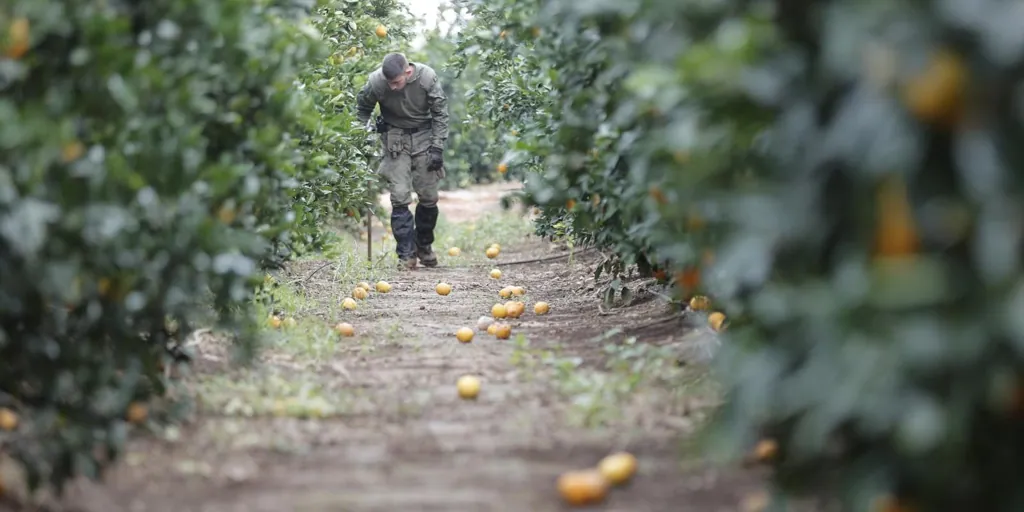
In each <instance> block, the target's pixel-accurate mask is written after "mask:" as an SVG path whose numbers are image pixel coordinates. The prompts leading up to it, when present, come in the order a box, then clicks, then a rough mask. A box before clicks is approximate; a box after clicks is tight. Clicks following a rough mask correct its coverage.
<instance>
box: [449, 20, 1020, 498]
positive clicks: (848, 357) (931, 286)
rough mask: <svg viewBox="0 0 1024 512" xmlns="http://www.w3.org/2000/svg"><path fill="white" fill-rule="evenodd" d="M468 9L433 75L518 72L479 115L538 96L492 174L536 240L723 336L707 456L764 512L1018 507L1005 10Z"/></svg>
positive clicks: (1011, 101) (1015, 275)
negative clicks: (697, 310) (507, 101)
mask: <svg viewBox="0 0 1024 512" xmlns="http://www.w3.org/2000/svg"><path fill="white" fill-rule="evenodd" d="M466 5H467V7H468V8H469V9H471V11H472V12H473V13H474V17H473V21H471V22H469V24H468V27H467V28H468V29H467V30H464V31H463V34H464V36H463V39H462V42H461V43H460V48H461V49H460V52H461V53H460V55H459V56H457V57H456V60H463V59H466V60H467V61H469V62H472V63H474V64H475V65H480V66H485V67H486V69H488V70H489V71H493V72H494V73H495V75H496V76H499V77H501V76H502V73H503V72H505V71H506V70H509V69H516V74H515V76H513V75H511V74H509V75H508V76H505V77H504V78H499V79H498V83H501V84H503V85H505V86H507V88H506V87H502V86H496V87H494V88H493V90H492V91H491V92H489V93H487V94H485V95H482V96H481V97H480V99H481V101H485V102H488V104H489V105H490V107H491V108H492V109H494V110H496V109H499V108H500V107H502V106H503V103H504V102H503V100H502V99H501V94H502V91H507V90H511V88H512V87H513V85H514V84H515V83H517V81H519V80H522V81H524V82H530V81H533V82H534V83H536V84H546V86H548V87H550V91H549V92H547V93H546V94H544V95H543V97H542V98H539V103H537V106H536V107H534V106H532V104H531V103H530V101H529V100H527V101H526V104H528V105H531V108H530V109H529V111H528V112H527V114H528V115H526V116H524V117H522V119H528V120H529V122H532V123H535V124H534V125H531V126H530V128H529V129H530V130H532V132H533V133H524V136H523V137H522V138H520V139H519V140H518V141H516V142H515V143H514V144H513V145H512V146H511V147H510V148H509V154H510V161H511V162H513V164H515V165H525V166H527V167H528V168H532V170H534V171H535V172H532V173H530V174H528V177H527V187H526V193H525V196H526V198H527V199H528V200H529V201H531V202H533V203H535V204H538V205H541V206H543V208H544V211H545V216H544V218H543V219H542V220H541V226H540V227H541V229H545V228H551V229H561V230H563V232H566V233H569V234H571V235H572V236H574V237H578V238H579V239H581V240H586V241H588V242H590V243H593V244H595V245H597V246H599V247H601V248H602V249H603V250H605V251H607V252H609V253H610V254H614V255H615V256H616V258H614V260H613V263H612V264H611V265H610V266H612V267H618V269H624V268H628V267H629V266H630V265H631V264H636V265H637V267H639V268H640V269H641V270H643V269H644V268H645V267H646V268H648V269H649V270H650V271H651V272H652V273H654V274H655V275H660V274H661V273H662V272H664V275H665V277H670V276H671V277H674V278H675V279H674V281H675V283H674V286H675V287H676V289H677V290H678V292H679V295H680V296H681V297H688V296H690V295H692V294H694V293H697V292H707V293H708V294H709V295H710V296H711V297H712V300H713V302H714V303H715V304H716V305H717V307H718V308H721V309H722V310H724V311H725V312H726V313H727V314H728V317H727V321H726V323H725V325H726V330H725V332H724V338H725V339H724V347H723V349H722V350H723V352H722V353H721V354H720V356H719V358H718V360H717V362H716V366H717V368H718V370H719V372H718V376H719V380H721V381H722V383H723V385H724V387H725V390H726V396H725V398H726V401H725V405H724V406H723V407H722V409H721V411H720V414H719V415H718V417H717V418H716V424H715V425H714V426H713V427H712V429H711V430H710V432H711V433H712V434H713V435H712V439H713V440H715V441H717V443H716V444H715V445H714V446H719V447H723V448H726V453H727V454H737V453H740V452H742V451H745V450H747V449H749V448H750V447H752V446H754V444H755V441H757V440H758V439H761V440H762V441H763V442H762V443H761V444H760V449H759V450H758V455H759V457H760V458H761V460H763V461H765V462H767V463H769V464H771V465H772V467H773V468H774V470H775V471H774V472H773V482H774V483H775V484H777V486H778V489H779V490H780V491H782V493H780V497H781V495H783V494H790V493H792V494H803V493H822V494H825V495H827V496H829V497H830V498H833V499H836V500H839V501H840V502H842V504H843V505H844V509H848V510H872V508H871V507H876V508H874V510H888V511H897V510H900V511H906V510H988V509H995V510H1007V511H1009V510H1017V509H1019V508H1020V507H1021V506H1024V503H1022V502H1024V496H1022V493H1021V491H1020V490H1019V486H1017V485H1016V483H1015V482H1014V478H1015V477H1013V476H1012V475H1014V474H1016V472H1017V470H1018V469H1019V467H1020V465H1021V463H1020V462H1019V461H1020V460H1022V459H1021V457H1020V453H1021V446H1022V441H1024V438H1022V435H1021V432H1024V431H1022V430H1021V428H1020V426H1021V423H1020V422H1021V420H1022V418H1024V413H1022V411H1024V408H1022V406H1021V404H1022V403H1024V399H1022V397H1024V392H1022V390H1024V387H1022V386H1021V382H1022V380H1021V375H1022V357H1021V348H1020V347H1021V345H1020V344H1019V343H1018V342H1017V340H1018V339H1020V338H1021V322H1020V321H1019V320H1017V318H1018V317H1017V315H1015V314H1014V312H1015V311H1016V308H1017V307H1018V302H1017V301H1018V299H1019V297H1021V296H1022V293H1021V291H1020V290H1021V289H1024V288H1022V286H1024V281H1022V275H1021V267H1020V263H1019V259H1020V249H1021V236H1022V230H1021V228H1020V213H1019V211H1018V210H1019V208H1020V207H1019V204H1020V198H1019V197H1018V194H1019V193H1020V192H1019V191H1018V190H1017V189H1018V188H1019V187H1018V186H1017V185H1016V177H1017V174H1018V172H1017V171H1014V169H1016V168H1017V167H1016V166H1017V165H1020V162H1018V160H1017V159H1018V158H1019V152H1018V151H1017V150H1014V149H1012V148H1013V145H1012V144H1010V143H1009V141H1011V140H1015V137H1016V134H1018V132H1019V131H1020V127H1021V114H1020V110H1019V109H1017V108H1016V107H1015V105H1016V104H1017V102H1018V100H1017V99H1016V98H1017V95H1018V94H1019V93H1017V92H1016V91H1017V90H1018V89H1019V87H1020V78H1019V73H1018V72H1017V70H1018V69H1019V65H1020V61H1021V54H1020V52H1019V50H1018V48H1019V46H1020V45H1019V43H1017V39H1015V38H1016V37H1017V36H1016V34H1017V33H1018V32H1019V31H1017V30H1016V28H1015V27H1013V26H1012V23H1003V22H1001V21H997V20H1006V19H1010V18H1011V17H1012V15H1011V14H1010V12H1011V11H1009V9H1010V7H1009V6H1004V5H1002V4H994V3H993V4H977V3H973V2H956V1H953V2H934V3H933V2H914V3H896V4H893V3H884V2H873V3H871V2H869V3H864V2H853V1H843V0H833V1H827V2H817V3H815V4H813V5H806V4H800V3H794V2H785V1H766V2H733V1H724V2H663V1H658V0H637V1H632V2H615V3H612V2H593V3H582V2H570V1H568V0H564V1H563V0H545V1H540V0H538V1H536V2H532V3H531V2H513V1H511V0H507V1H506V0H477V1H471V2H469V3H467V4H466ZM524 28H528V29H529V32H527V33H528V34H530V35H531V36H532V35H533V33H536V34H537V36H538V37H536V38H535V39H534V38H531V37H527V38H514V43H513V45H512V46H511V47H508V46H506V41H507V40H508V36H509V35H510V34H521V33H523V32H524V30H523V29H524ZM534 29H536V30H534ZM502 32H504V33H505V36H506V39H502V38H501V37H500V34H501V33H502ZM494 34H498V35H499V37H494ZM469 59H472V60H469ZM536 88H537V87H534V89H536Z"/></svg>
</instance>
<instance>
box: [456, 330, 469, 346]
mask: <svg viewBox="0 0 1024 512" xmlns="http://www.w3.org/2000/svg"><path fill="white" fill-rule="evenodd" d="M455 337H456V338H458V340H459V341H461V342H463V343H469V342H471V341H473V329H470V328H469V327H463V328H461V329H459V330H458V331H455Z"/></svg>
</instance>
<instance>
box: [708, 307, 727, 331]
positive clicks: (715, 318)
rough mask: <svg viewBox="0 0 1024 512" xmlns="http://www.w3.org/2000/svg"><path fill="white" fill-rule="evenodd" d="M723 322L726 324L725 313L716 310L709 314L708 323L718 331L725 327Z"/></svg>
mask: <svg viewBox="0 0 1024 512" xmlns="http://www.w3.org/2000/svg"><path fill="white" fill-rule="evenodd" d="M723 324H725V314H724V313H721V312H718V311H715V312H714V313H711V314H710V315H708V325H710V326H711V328H712V329H714V330H716V331H721V330H722V328H723Z"/></svg>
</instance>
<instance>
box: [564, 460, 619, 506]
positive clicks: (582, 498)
mask: <svg viewBox="0 0 1024 512" xmlns="http://www.w3.org/2000/svg"><path fill="white" fill-rule="evenodd" d="M608 487H609V485H608V480H606V479H605V478H604V476H602V475H601V472H600V471H598V470H596V469H584V470H577V471H569V472H566V473H563V474H562V476H560V477H558V493H559V494H561V495H562V499H563V500H565V502H566V503H568V504H570V505H574V506H581V505H593V504H596V503H600V502H602V501H604V499H605V497H606V496H607V495H608Z"/></svg>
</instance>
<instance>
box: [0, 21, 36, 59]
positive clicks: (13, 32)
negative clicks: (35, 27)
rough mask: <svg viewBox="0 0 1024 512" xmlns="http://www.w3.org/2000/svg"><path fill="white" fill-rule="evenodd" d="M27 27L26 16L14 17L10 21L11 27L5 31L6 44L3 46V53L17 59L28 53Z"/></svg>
mask: <svg viewBox="0 0 1024 512" xmlns="http://www.w3.org/2000/svg"><path fill="white" fill-rule="evenodd" d="M29 28H30V26H29V22H28V18H15V19H14V21H12V22H11V27H10V29H9V31H8V32H7V46H6V47H5V48H4V55H6V56H7V57H9V58H11V59H15V60H17V59H20V58H22V57H23V56H24V55H25V54H26V53H28V46H29V42H30V41H29Z"/></svg>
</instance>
